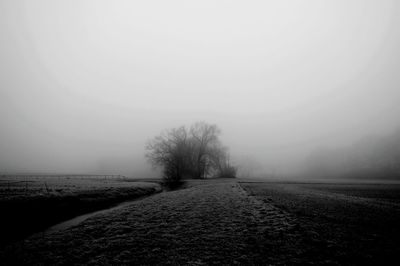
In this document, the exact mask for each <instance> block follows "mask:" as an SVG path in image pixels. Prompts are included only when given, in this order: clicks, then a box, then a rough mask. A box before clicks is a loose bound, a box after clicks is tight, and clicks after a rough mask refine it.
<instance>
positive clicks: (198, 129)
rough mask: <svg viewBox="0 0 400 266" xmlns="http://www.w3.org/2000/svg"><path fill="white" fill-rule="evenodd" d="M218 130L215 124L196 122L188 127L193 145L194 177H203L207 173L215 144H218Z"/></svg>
mask: <svg viewBox="0 0 400 266" xmlns="http://www.w3.org/2000/svg"><path fill="white" fill-rule="evenodd" d="M220 132H221V131H220V130H219V128H218V127H217V125H211V124H207V123H205V122H197V123H195V124H194V125H193V126H192V127H191V128H190V136H191V137H192V141H193V147H194V154H193V155H194V158H192V159H193V160H194V165H195V169H194V170H195V173H194V174H195V177H196V178H205V177H206V176H207V174H208V173H209V168H210V164H211V163H210V162H211V161H212V159H211V157H213V153H214V152H215V149H213V148H214V147H215V146H217V145H218V144H219V139H218V137H219V135H220Z"/></svg>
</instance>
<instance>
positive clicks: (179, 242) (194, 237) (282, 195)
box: [0, 179, 400, 265]
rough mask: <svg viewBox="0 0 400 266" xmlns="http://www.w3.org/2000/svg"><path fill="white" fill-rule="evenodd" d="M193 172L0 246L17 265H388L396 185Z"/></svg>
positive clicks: (397, 217) (399, 244) (1, 254)
mask: <svg viewBox="0 0 400 266" xmlns="http://www.w3.org/2000/svg"><path fill="white" fill-rule="evenodd" d="M240 181H241V180H232V179H229V180H208V181H195V182H189V183H188V185H187V186H186V188H183V189H180V190H175V191H169V192H163V193H159V194H156V195H153V196H151V197H147V198H144V199H141V200H138V201H134V202H132V203H130V204H129V205H127V206H124V207H123V208H120V209H118V210H113V211H110V212H106V213H102V214H99V215H96V216H93V217H91V218H89V219H87V220H85V221H83V222H82V223H80V224H78V225H76V226H73V227H70V228H67V229H65V230H61V231H57V232H54V233H52V234H48V235H43V236H40V235H37V236H34V237H31V238H29V239H26V240H25V241H21V242H19V243H15V244H13V245H10V246H8V247H6V248H4V249H3V250H2V251H0V260H1V261H2V262H3V263H4V264H6V265H9V264H18V265H71V264H85V265H120V264H122V265H296V264H297V265H304V264H308V265H321V264H324V265H368V264H373V265H390V262H391V261H390V259H393V258H396V255H397V254H398V252H399V251H400V250H399V249H400V241H399V239H400V228H399V226H398V224H399V221H400V209H399V203H400V202H399V198H400V197H399V195H400V186H398V185H371V184H369V185H362V184H357V185H352V184H315V183H314V184H306V183H288V182H286V183H276V182H274V183H271V182H248V181H247V180H246V182H245V180H242V181H243V182H240Z"/></svg>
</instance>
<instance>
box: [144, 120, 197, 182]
mask: <svg viewBox="0 0 400 266" xmlns="http://www.w3.org/2000/svg"><path fill="white" fill-rule="evenodd" d="M189 148H190V145H189V142H188V134H187V130H186V128H185V127H180V128H178V129H171V130H168V131H165V132H164V133H162V134H161V135H160V136H157V137H155V138H154V139H153V140H151V141H149V142H148V143H147V145H146V150H147V154H146V157H147V158H148V159H149V161H150V162H151V163H152V165H153V166H162V167H163V171H164V178H165V179H166V180H168V181H170V182H178V181H179V180H181V179H182V176H183V175H184V173H185V171H186V167H187V165H188V163H187V161H188V159H189V158H190V150H189Z"/></svg>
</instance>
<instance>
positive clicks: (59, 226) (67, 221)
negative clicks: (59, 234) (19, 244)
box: [29, 191, 162, 238]
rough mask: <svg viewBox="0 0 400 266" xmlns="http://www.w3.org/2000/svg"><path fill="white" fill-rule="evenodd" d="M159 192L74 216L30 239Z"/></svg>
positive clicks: (76, 223) (68, 226)
mask: <svg viewBox="0 0 400 266" xmlns="http://www.w3.org/2000/svg"><path fill="white" fill-rule="evenodd" d="M160 192H162V191H160ZM160 192H156V193H154V194H151V195H146V196H142V197H138V198H135V199H133V200H129V201H124V202H121V203H119V204H118V205H115V206H112V207H109V208H106V209H102V210H97V211H94V212H89V213H85V214H82V215H79V216H76V217H74V218H72V219H69V220H66V221H64V222H61V223H58V224H55V225H52V226H51V227H48V228H47V229H45V230H43V231H41V232H38V233H35V234H33V235H31V236H30V237H33V236H44V235H48V234H51V233H53V232H56V231H60V230H64V229H67V228H70V227H72V226H75V225H78V224H79V223H81V222H83V221H85V220H86V219H88V218H90V217H93V216H95V215H98V214H105V213H108V212H111V211H114V210H118V209H121V208H123V207H125V206H128V205H130V204H132V203H134V202H137V201H139V200H142V199H144V198H148V197H151V196H154V195H155V194H158V193H160ZM30 237H29V238H30Z"/></svg>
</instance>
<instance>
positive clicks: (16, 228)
mask: <svg viewBox="0 0 400 266" xmlns="http://www.w3.org/2000/svg"><path fill="white" fill-rule="evenodd" d="M131 181H132V180H123V179H119V178H118V179H117V178H104V177H103V178H93V177H87V176H86V177H85V176H83V177H79V178H78V177H56V178H55V177H39V176H36V177H28V176H20V177H14V176H12V177H2V178H0V214H1V219H0V235H1V238H0V246H2V245H4V244H7V243H10V242H13V241H15V240H18V239H21V238H23V237H26V236H28V235H30V234H32V233H35V232H38V231H41V230H44V229H46V228H47V227H49V226H51V225H54V224H56V223H59V222H61V221H64V220H66V219H69V218H72V217H74V216H77V215H80V214H83V213H86V212H90V211H95V210H99V209H103V208H106V207H109V206H112V205H114V204H117V203H119V202H122V201H126V200H131V199H135V198H138V197H141V196H144V195H149V194H152V193H155V192H159V191H161V187H160V185H159V184H156V183H150V182H131Z"/></svg>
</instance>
